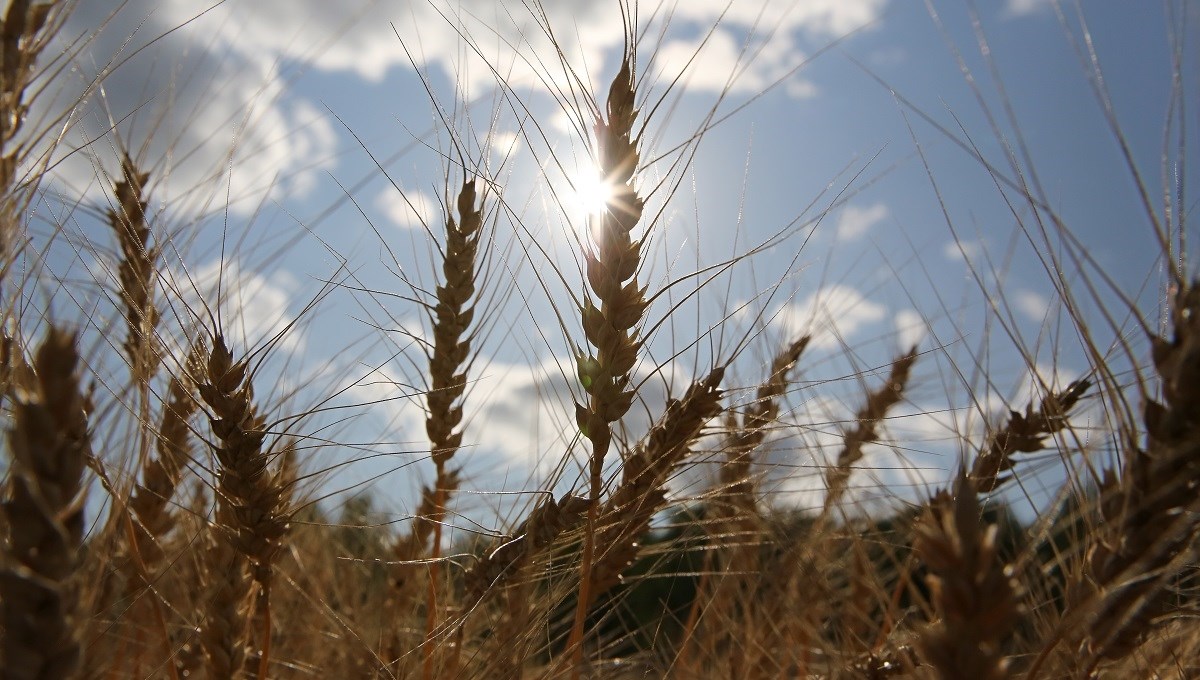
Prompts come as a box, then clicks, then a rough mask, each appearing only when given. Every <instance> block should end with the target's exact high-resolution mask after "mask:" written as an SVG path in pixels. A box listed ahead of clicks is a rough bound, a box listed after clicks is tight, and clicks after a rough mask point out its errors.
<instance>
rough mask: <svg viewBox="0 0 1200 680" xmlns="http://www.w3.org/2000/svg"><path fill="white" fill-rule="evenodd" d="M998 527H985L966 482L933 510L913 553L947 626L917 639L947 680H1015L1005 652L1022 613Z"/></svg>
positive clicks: (920, 530)
mask: <svg viewBox="0 0 1200 680" xmlns="http://www.w3.org/2000/svg"><path fill="white" fill-rule="evenodd" d="M996 531H997V528H996V525H994V524H993V525H988V524H985V523H984V522H983V520H982V510H981V508H980V506H979V499H978V497H977V496H976V492H975V489H974V487H973V486H972V484H971V482H970V480H968V478H967V477H966V475H965V474H963V473H961V472H960V474H959V477H958V481H957V482H956V483H955V486H954V491H953V493H952V494H951V493H948V492H946V491H942V492H940V493H938V494H937V495H936V496H934V497H933V499H932V500H931V501H930V502H929V507H928V510H927V512H926V514H925V516H924V517H923V518H922V519H921V521H920V522H919V523H918V524H917V526H916V529H915V533H916V536H915V540H914V543H913V549H914V550H915V551H916V553H917V555H918V556H920V558H921V560H922V561H923V562H924V563H925V564H926V565H927V566H928V567H929V571H930V575H929V576H928V577H927V578H926V583H927V584H928V585H929V590H930V593H931V599H932V602H933V605H934V607H935V609H936V611H937V614H938V616H939V617H940V620H938V621H937V622H935V623H932V624H929V625H927V626H926V627H925V628H923V629H922V630H921V631H920V633H919V637H918V639H917V650H918V652H919V653H920V656H921V658H922V659H923V660H924V661H925V663H927V664H928V665H929V666H931V667H932V668H933V669H934V672H935V673H936V674H937V676H938V677H940V678H943V679H944V680H956V679H958V678H978V680H1003V678H1007V677H1009V672H1008V661H1007V659H1005V657H1004V645H1005V641H1006V640H1008V639H1009V638H1010V637H1011V636H1012V634H1013V627H1014V625H1015V624H1016V621H1017V618H1018V614H1019V608H1018V604H1017V603H1018V595H1017V586H1016V584H1015V583H1014V581H1013V580H1012V578H1011V576H1010V575H1009V572H1008V569H1007V568H1006V565H1005V564H1004V563H1003V562H1002V561H1001V559H1000V557H999V555H998V554H997V544H996Z"/></svg>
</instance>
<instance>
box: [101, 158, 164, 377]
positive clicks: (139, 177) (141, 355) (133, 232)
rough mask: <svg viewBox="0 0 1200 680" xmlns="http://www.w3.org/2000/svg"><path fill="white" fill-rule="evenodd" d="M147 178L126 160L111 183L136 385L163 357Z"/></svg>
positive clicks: (126, 344) (119, 277)
mask: <svg viewBox="0 0 1200 680" xmlns="http://www.w3.org/2000/svg"><path fill="white" fill-rule="evenodd" d="M149 179H150V175H149V173H145V172H140V171H139V170H138V168H137V166H136V165H134V163H133V159H131V158H130V157H129V156H128V155H125V156H123V157H122V159H121V179H120V180H119V181H117V182H116V183H115V184H114V185H113V194H114V197H115V199H116V205H115V206H114V207H113V208H111V209H109V211H108V224H109V226H111V227H112V229H113V231H114V232H116V234H117V242H118V243H119V244H120V246H121V262H120V264H119V265H118V266H117V280H118V281H119V282H120V284H121V301H122V302H123V303H124V304H123V305H122V306H123V312H124V314H125V325H126V331H125V332H126V337H125V342H124V344H123V345H122V349H124V350H125V356H126V357H127V358H128V359H129V368H130V373H132V374H133V379H134V382H135V384H139V385H142V384H146V383H148V382H149V381H150V378H151V377H152V376H153V375H154V372H155V371H156V370H157V369H158V363H159V359H160V357H159V352H158V347H157V344H156V342H155V328H156V327H157V326H158V318H159V312H158V308H157V307H156V306H155V304H154V273H155V272H154V261H155V260H156V259H157V257H158V252H157V250H156V249H152V248H150V247H149V239H150V227H149V225H147V224H146V205H147V201H146V199H145V197H144V196H143V190H144V188H145V186H146V182H147V181H149Z"/></svg>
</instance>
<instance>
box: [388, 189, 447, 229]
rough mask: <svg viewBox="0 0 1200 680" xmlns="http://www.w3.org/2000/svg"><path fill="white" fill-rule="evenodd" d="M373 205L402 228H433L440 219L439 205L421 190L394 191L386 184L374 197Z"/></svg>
mask: <svg viewBox="0 0 1200 680" xmlns="http://www.w3.org/2000/svg"><path fill="white" fill-rule="evenodd" d="M375 206H376V207H377V208H379V209H380V210H382V211H383V212H384V214H385V215H386V216H387V218H388V219H389V220H390V221H391V222H392V224H394V225H396V226H398V227H402V228H404V229H420V228H421V226H422V225H424V226H426V227H430V228H433V227H434V226H436V225H437V224H438V222H439V220H440V219H441V206H440V205H439V204H438V202H437V201H435V200H434V199H433V198H432V197H431V196H430V195H429V194H427V193H425V192H421V191H405V192H404V193H403V194H402V193H400V192H399V191H396V187H394V186H392V185H390V184H389V185H387V186H385V187H384V188H383V190H382V191H380V192H379V195H377V196H376V197H375Z"/></svg>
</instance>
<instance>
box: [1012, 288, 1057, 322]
mask: <svg viewBox="0 0 1200 680" xmlns="http://www.w3.org/2000/svg"><path fill="white" fill-rule="evenodd" d="M1012 301H1013V305H1014V306H1015V307H1016V308H1017V311H1019V312H1020V313H1022V314H1024V315H1025V316H1026V317H1027V318H1028V319H1029V320H1030V321H1036V322H1038V323H1041V322H1042V321H1045V320H1046V314H1047V313H1049V311H1050V301H1049V300H1047V299H1046V296H1045V295H1042V294H1041V293H1035V292H1033V291H1031V290H1017V291H1016V292H1015V293H1013V294H1012Z"/></svg>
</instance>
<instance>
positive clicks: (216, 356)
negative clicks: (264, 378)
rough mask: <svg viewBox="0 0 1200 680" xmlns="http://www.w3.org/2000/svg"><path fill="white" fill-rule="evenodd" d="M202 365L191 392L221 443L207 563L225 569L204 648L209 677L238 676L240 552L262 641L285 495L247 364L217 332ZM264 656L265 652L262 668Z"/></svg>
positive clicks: (284, 522) (216, 449) (242, 591)
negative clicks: (260, 614)
mask: <svg viewBox="0 0 1200 680" xmlns="http://www.w3.org/2000/svg"><path fill="white" fill-rule="evenodd" d="M205 368H206V372H205V375H204V377H203V379H202V380H201V381H200V383H199V384H198V385H197V386H196V389H197V391H198V392H199V393H200V396H201V398H202V399H204V402H205V403H206V404H208V406H209V408H211V409H212V417H211V418H210V422H211V425H212V431H213V434H214V435H216V438H217V440H218V443H217V444H216V445H215V446H213V454H214V456H215V458H216V460H217V489H216V491H217V514H216V519H217V530H218V533H219V534H220V535H219V536H218V539H217V545H218V548H217V549H216V550H215V551H214V562H213V563H212V565H213V566H214V567H215V568H218V569H223V571H218V572H216V573H215V574H211V573H210V576H212V577H213V578H214V581H213V585H214V587H215V589H216V592H215V593H214V595H213V599H212V600H210V601H211V602H213V603H214V610H213V612H212V613H213V614H214V616H213V618H212V619H211V620H210V621H209V622H208V630H206V631H205V632H206V636H205V637H206V645H205V650H206V653H208V655H209V659H210V668H211V669H214V670H213V672H214V673H215V672H216V670H217V669H219V670H221V672H222V673H224V672H226V671H227V670H228V672H231V673H236V672H237V671H238V670H239V669H240V668H241V666H242V664H243V663H244V661H245V643H244V637H245V630H246V625H247V624H246V612H245V610H246V602H245V600H246V598H247V597H248V595H249V587H250V583H249V581H247V580H246V578H245V573H244V568H245V567H244V566H242V565H241V564H240V563H239V558H238V555H240V556H241V558H240V560H241V561H249V563H250V566H251V567H252V569H251V572H250V573H251V575H252V576H253V579H254V581H255V582H257V583H258V584H259V587H260V589H261V594H260V602H261V603H262V604H261V605H260V606H261V607H263V608H264V609H265V611H266V612H268V616H267V617H266V622H267V623H266V627H267V630H266V632H265V633H264V638H263V642H264V644H267V642H268V641H269V640H270V617H269V611H270V609H269V595H270V587H271V567H272V560H273V559H274V557H275V554H276V553H277V552H278V551H279V549H280V545H281V542H282V539H283V536H284V535H285V534H286V533H287V529H288V518H287V514H286V505H287V499H288V496H287V493H286V489H285V488H284V485H282V484H280V483H278V482H279V480H278V479H277V477H278V475H277V474H276V473H274V472H273V471H272V470H271V469H270V467H269V462H270V460H269V456H268V455H267V453H266V452H265V451H264V450H263V440H264V439H265V438H266V436H267V430H266V421H265V419H264V418H263V416H261V415H260V414H259V413H258V410H257V408H256V406H255V404H254V389H253V385H252V383H251V382H250V380H249V377H248V375H247V372H248V368H249V367H248V364H247V363H246V362H245V361H240V362H237V363H235V362H234V361H233V355H232V354H230V352H229V349H228V348H227V347H226V346H225V339H224V338H223V337H222V336H221V335H217V336H216V337H215V338H214V340H213V347H212V351H211V352H210V353H209V356H208V361H207V364H206V367H205ZM222 579H224V580H222ZM238 619H240V620H238ZM222 627H223V629H222ZM210 650H211V651H210ZM267 659H268V657H267V656H266V655H265V653H264V656H263V657H262V665H263V666H265V665H266V663H267ZM260 676H261V673H260ZM215 677H224V676H223V675H221V674H217V675H215Z"/></svg>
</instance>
